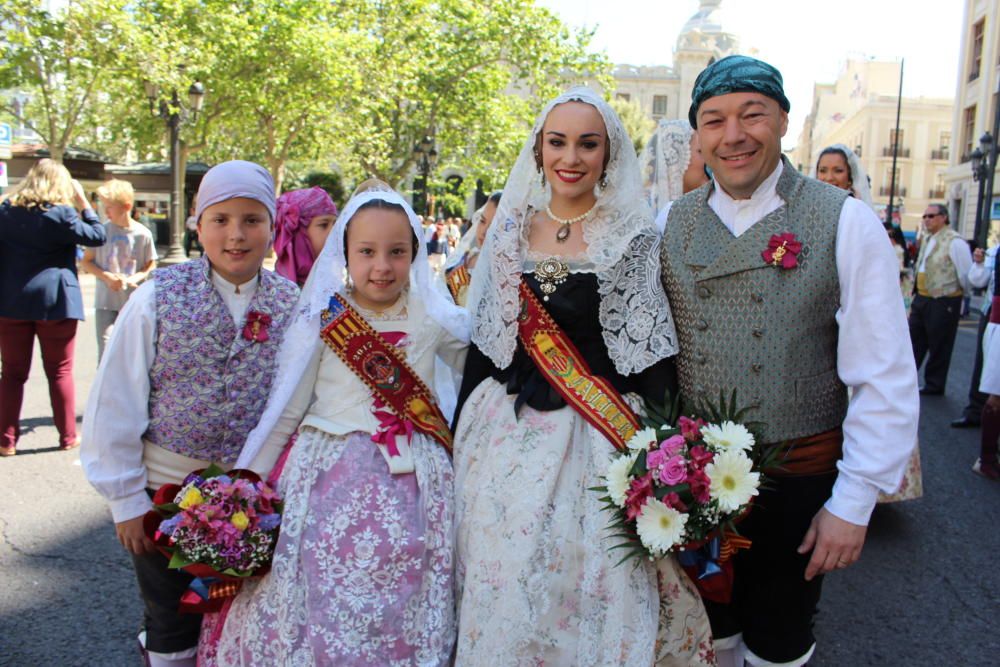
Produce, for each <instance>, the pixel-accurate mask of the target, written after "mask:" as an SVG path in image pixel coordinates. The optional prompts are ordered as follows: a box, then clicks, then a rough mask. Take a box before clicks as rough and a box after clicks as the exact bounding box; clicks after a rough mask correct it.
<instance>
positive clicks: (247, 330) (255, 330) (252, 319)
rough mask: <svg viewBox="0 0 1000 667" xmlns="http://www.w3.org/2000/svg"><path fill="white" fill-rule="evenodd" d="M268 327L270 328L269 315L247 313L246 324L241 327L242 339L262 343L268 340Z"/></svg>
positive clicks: (254, 311) (253, 312) (252, 311)
mask: <svg viewBox="0 0 1000 667" xmlns="http://www.w3.org/2000/svg"><path fill="white" fill-rule="evenodd" d="M269 326H271V316H270V315H268V314H267V313H262V312H260V311H256V310H251V311H250V312H248V313H247V323H246V324H245V325H244V326H243V337H244V338H246V339H247V340H252V341H253V342H255V343H263V342H265V341H266V340H267V339H268V335H267V328H268V327H269Z"/></svg>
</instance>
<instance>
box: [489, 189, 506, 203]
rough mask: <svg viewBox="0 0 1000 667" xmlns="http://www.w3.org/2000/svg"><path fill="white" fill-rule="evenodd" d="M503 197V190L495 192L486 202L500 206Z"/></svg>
mask: <svg viewBox="0 0 1000 667" xmlns="http://www.w3.org/2000/svg"><path fill="white" fill-rule="evenodd" d="M502 196H503V190H497V191H496V192H494V193H493V194H491V195H490V196H489V197H487V198H486V201H488V202H493V203H494V204H495V205H497V206H499V205H500V197H502Z"/></svg>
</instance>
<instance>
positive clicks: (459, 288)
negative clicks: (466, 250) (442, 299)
mask: <svg viewBox="0 0 1000 667" xmlns="http://www.w3.org/2000/svg"><path fill="white" fill-rule="evenodd" d="M470 282H472V276H471V275H470V274H469V267H468V266H466V264H465V260H464V259H463V260H462V262H461V263H460V264H458V265H456V266H454V267H452V268H451V269H449V270H448V271H447V273H445V284H446V285H448V291H449V292H451V298H452V299H454V301H455V303H457V304H458V305H462V299H464V298H465V290H466V289H468V287H469V283H470Z"/></svg>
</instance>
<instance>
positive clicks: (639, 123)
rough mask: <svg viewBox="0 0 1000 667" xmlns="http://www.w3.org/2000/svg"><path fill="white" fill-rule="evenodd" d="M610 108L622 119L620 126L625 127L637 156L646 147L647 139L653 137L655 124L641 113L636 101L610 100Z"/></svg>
mask: <svg viewBox="0 0 1000 667" xmlns="http://www.w3.org/2000/svg"><path fill="white" fill-rule="evenodd" d="M611 108H612V109H614V110H615V112H616V113H617V114H618V117H619V118H621V119H622V125H624V126H625V130H626V131H627V132H628V136H630V137H631V138H632V145H633V146H635V152H636V153H637V154H638V153H641V152H642V149H643V148H645V147H646V143H647V142H648V141H649V138H650V137H651V136H653V130H655V129H656V123H654V122H653V119H651V118H650V117H649V116H647V115H646V114H645V113H644V112H643V110H642V107H640V106H639V103H638V102H636V101H626V100H623V99H620V98H619V99H614V100H611Z"/></svg>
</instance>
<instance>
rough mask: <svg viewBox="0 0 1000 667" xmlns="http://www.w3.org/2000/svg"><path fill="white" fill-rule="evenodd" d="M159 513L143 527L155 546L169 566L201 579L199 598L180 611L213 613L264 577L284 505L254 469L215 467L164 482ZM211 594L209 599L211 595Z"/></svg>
mask: <svg viewBox="0 0 1000 667" xmlns="http://www.w3.org/2000/svg"><path fill="white" fill-rule="evenodd" d="M153 503H154V505H155V507H156V509H155V510H152V511H150V512H149V513H147V514H146V518H145V520H144V525H145V529H146V533H147V535H148V536H149V537H150V539H151V540H152V541H153V543H154V544H156V546H157V547H158V548H159V549H160V551H161V552H163V553H164V554H165V555H166V556H168V557H169V558H170V564H169V565H168V567H170V568H175V569H183V570H184V571H186V572H188V573H190V574H192V575H194V576H195V577H197V579H196V582H195V585H194V586H193V591H194V592H195V593H197V595H198V597H200V600H199V599H198V597H191V596H188V599H187V600H184V599H182V609H184V608H185V604H186V603H187V607H186V608H187V610H190V611H210V610H214V607H217V606H218V604H220V603H221V600H222V599H223V598H225V597H229V596H231V595H235V593H236V591H237V590H239V586H238V585H232V583H230V584H229V585H220V584H224V582H234V581H236V582H238V581H239V580H241V579H245V578H246V577H250V576H255V575H263V574H264V573H266V571H267V570H268V569H269V567H270V563H271V557H272V555H273V554H274V547H275V544H276V543H277V540H278V528H279V526H280V524H281V510H282V503H281V498H280V497H279V496H278V494H277V493H276V492H275V491H274V490H273V489H272V488H271V487H270V486H268V484H267V483H265V482H263V481H261V479H260V477H259V476H258V475H257V474H256V473H254V472H252V471H250V470H233V471H230V472H228V473H227V472H225V471H223V470H222V469H221V468H219V467H217V466H214V465H213V466H211V467H209V468H207V469H205V470H199V471H196V472H193V473H191V474H190V475H188V476H187V477H186V478H185V479H184V482H183V483H182V484H166V485H164V486H162V487H161V488H160V489H159V490H158V491H157V492H156V494H155V495H154V496H153ZM208 593H210V595H207V594H208Z"/></svg>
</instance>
